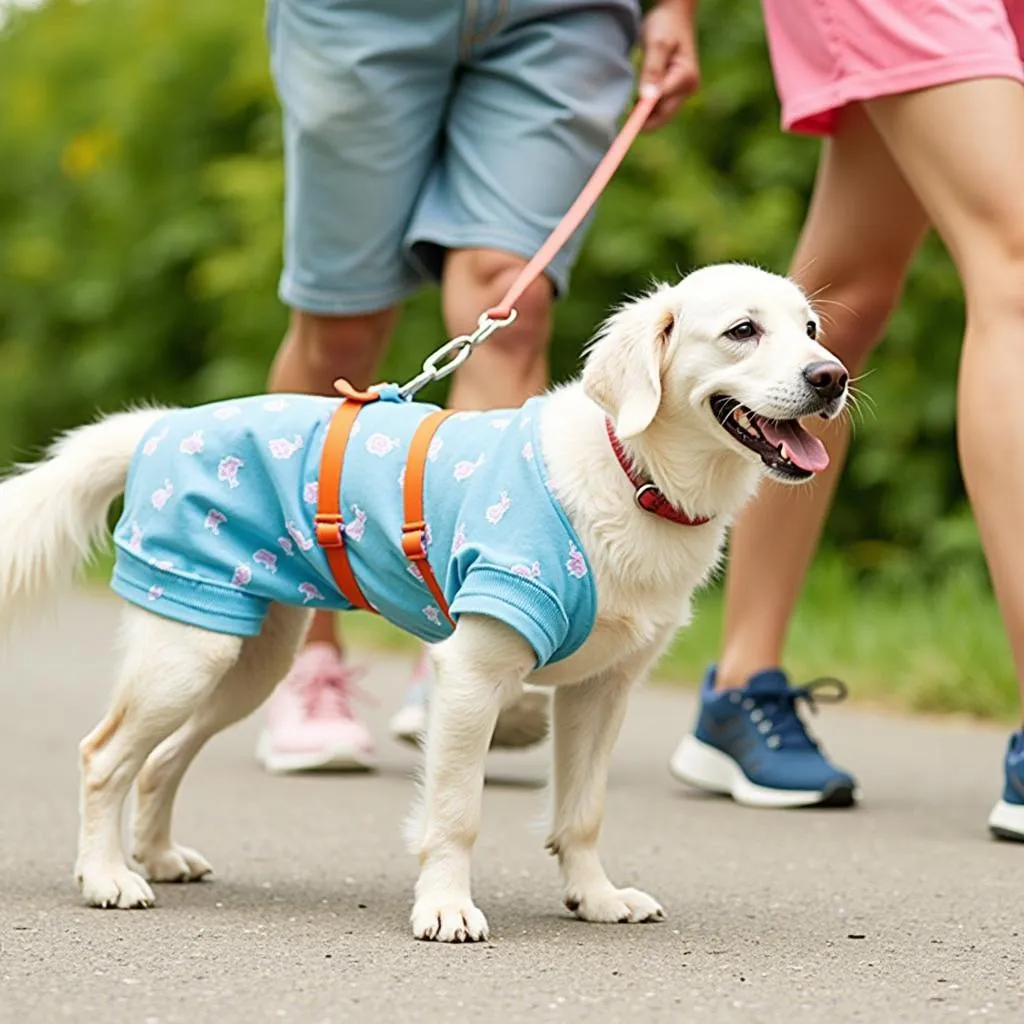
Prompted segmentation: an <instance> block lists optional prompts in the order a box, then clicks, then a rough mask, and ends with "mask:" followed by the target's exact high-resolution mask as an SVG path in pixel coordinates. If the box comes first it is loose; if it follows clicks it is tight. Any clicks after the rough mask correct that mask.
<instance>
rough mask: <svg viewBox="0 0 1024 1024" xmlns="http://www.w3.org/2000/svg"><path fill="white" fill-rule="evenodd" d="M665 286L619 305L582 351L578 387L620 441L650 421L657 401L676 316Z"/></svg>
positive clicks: (654, 412) (649, 423)
mask: <svg viewBox="0 0 1024 1024" xmlns="http://www.w3.org/2000/svg"><path fill="white" fill-rule="evenodd" d="M667 292H668V289H667V288H661V289H658V291H656V292H654V293H653V294H651V295H648V296H646V297H645V298H642V299H639V300H638V301H636V302H631V303H629V304H628V305H626V306H623V307H622V308H621V309H620V310H618V312H616V313H614V314H613V315H612V316H610V317H609V318H608V319H607V320H606V321H605V323H604V324H603V325H602V327H601V330H600V331H599V332H598V335H597V337H596V338H595V340H594V343H593V345H591V347H590V351H589V353H588V355H587V362H586V366H585V367H584V369H583V390H584V392H585V393H586V394H587V396H588V397H589V398H590V399H592V400H593V401H594V402H596V403H597V404H598V405H599V406H601V408H602V409H604V411H605V412H606V413H607V414H608V415H609V416H610V417H611V420H612V422H613V423H614V425H615V433H616V434H618V436H619V437H621V438H622V439H623V440H628V439H629V438H631V437H636V435H637V434H640V433H642V432H643V431H644V430H646V429H647V428H648V427H649V426H650V425H651V421H652V420H653V419H654V417H655V416H656V415H657V412H658V408H659V406H660V405H661V374H662V370H663V367H664V356H665V350H666V348H667V347H668V339H669V337H670V335H671V334H672V327H673V324H674V323H675V316H674V313H673V310H672V308H671V307H670V306H669V304H668V300H667V294H666V293H667Z"/></svg>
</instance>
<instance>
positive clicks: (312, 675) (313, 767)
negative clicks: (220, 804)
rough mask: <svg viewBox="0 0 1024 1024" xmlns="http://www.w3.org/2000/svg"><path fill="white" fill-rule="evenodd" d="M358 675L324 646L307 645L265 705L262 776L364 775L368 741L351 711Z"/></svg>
mask: <svg viewBox="0 0 1024 1024" xmlns="http://www.w3.org/2000/svg"><path fill="white" fill-rule="evenodd" d="M361 674H362V673H361V672H360V671H359V670H358V669H357V670H353V669H352V668H350V667H349V666H347V665H346V664H345V663H344V662H343V661H342V660H341V658H340V657H339V655H338V652H337V650H335V648H334V647H332V646H331V645H330V644H323V643H317V644H310V645H309V646H308V647H306V648H304V649H303V650H302V651H300V652H299V654H298V656H297V657H296V659H295V661H294V663H293V664H292V667H291V671H290V672H289V673H288V675H287V676H285V678H284V680H282V682H281V683H280V684H279V685H278V687H277V689H276V690H275V691H274V693H273V695H272V696H271V698H270V700H269V701H268V703H267V724H266V726H265V727H264V729H263V732H262V733H261V734H260V739H259V744H258V746H257V748H256V760H257V761H259V762H260V764H262V765H263V767H264V768H265V769H266V770H267V771H268V772H273V773H275V774H281V773H285V772H308V771H365V770H367V769H369V768H372V767H373V754H374V748H373V737H372V736H371V735H370V731H369V729H367V727H366V725H365V724H364V723H363V722H361V721H360V720H359V719H358V718H356V716H355V714H354V712H353V710H352V696H353V691H354V689H355V685H356V682H357V680H358V678H359V676H360V675H361Z"/></svg>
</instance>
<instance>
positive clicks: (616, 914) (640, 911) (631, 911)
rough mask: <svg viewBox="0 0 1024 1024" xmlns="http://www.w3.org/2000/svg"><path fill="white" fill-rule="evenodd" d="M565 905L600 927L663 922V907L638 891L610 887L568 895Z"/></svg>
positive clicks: (579, 916)
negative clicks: (600, 925)
mask: <svg viewBox="0 0 1024 1024" xmlns="http://www.w3.org/2000/svg"><path fill="white" fill-rule="evenodd" d="M565 905H566V907H568V909H569V910H571V911H572V912H573V913H574V914H575V915H576V916H577V917H578V918H580V920H582V921H595V922H598V923H600V924H639V923H642V922H648V921H664V920H665V911H664V910H663V909H662V907H661V904H660V903H658V901H657V900H656V899H654V897H652V896H648V895H647V893H645V892H641V891H640V890H639V889H616V888H615V887H614V886H611V885H609V886H608V887H607V888H603V889H599V890H597V891H596V892H588V893H567V894H566V896H565Z"/></svg>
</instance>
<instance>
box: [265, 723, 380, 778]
mask: <svg viewBox="0 0 1024 1024" xmlns="http://www.w3.org/2000/svg"><path fill="white" fill-rule="evenodd" d="M256 760H257V761H258V762H259V763H260V764H261V765H262V766H263V768H264V770H265V771H267V772H269V773H270V774H271V775H289V774H293V773H297V772H367V771H371V770H372V769H373V768H374V762H373V758H372V757H371V756H370V755H369V754H366V753H363V752H361V751H358V750H353V749H352V748H351V747H335V748H334V749H333V750H320V751H317V752H316V753H315V754H312V753H305V752H303V753H295V754H291V753H288V754H285V753H281V752H280V751H275V750H273V748H272V747H271V745H270V738H269V737H268V735H267V733H266V732H263V733H261V734H260V738H259V742H258V743H257V744H256Z"/></svg>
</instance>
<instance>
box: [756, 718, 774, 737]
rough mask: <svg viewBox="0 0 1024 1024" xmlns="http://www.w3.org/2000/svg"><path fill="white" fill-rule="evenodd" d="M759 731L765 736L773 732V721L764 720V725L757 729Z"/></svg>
mask: <svg viewBox="0 0 1024 1024" xmlns="http://www.w3.org/2000/svg"><path fill="white" fill-rule="evenodd" d="M757 731H758V732H759V733H762V734H765V733H769V732H771V731H772V723H771V720H770V719H767V718H766V719H765V720H764V721H763V722H762V723H761V724H760V725H759V726H758V727H757Z"/></svg>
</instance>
